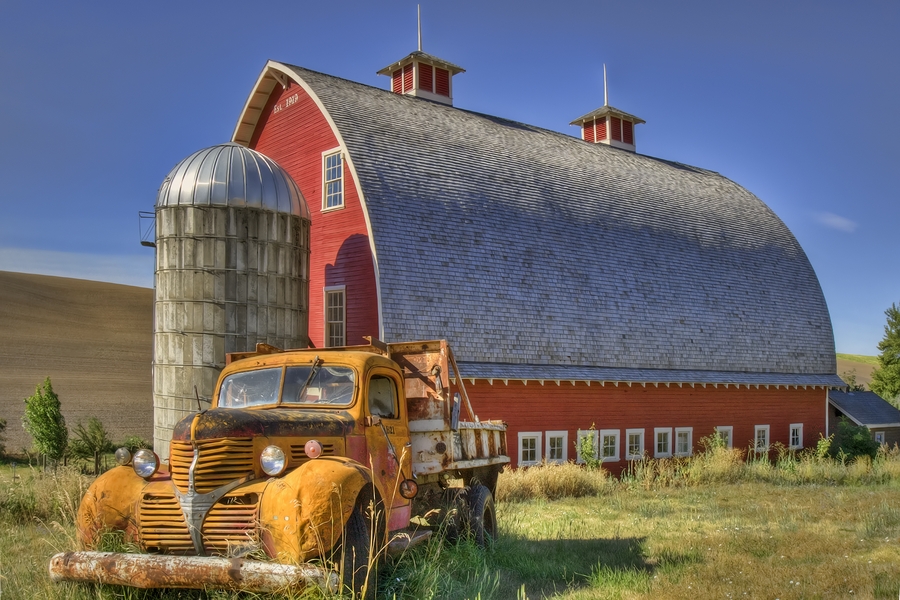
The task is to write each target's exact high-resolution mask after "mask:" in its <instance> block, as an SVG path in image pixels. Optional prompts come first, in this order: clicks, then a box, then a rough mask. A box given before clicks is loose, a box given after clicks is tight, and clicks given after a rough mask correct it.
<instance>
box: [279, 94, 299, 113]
mask: <svg viewBox="0 0 900 600" xmlns="http://www.w3.org/2000/svg"><path fill="white" fill-rule="evenodd" d="M299 101H300V94H294V95H292V96H288V97H287V98H285V100H284V102H279V103H278V104H276V105H275V108H273V109H272V112H273V113H280V112H281V111H283V110H284V109H286V108H288V107H290V106H293V105H294V104H297V102H299Z"/></svg>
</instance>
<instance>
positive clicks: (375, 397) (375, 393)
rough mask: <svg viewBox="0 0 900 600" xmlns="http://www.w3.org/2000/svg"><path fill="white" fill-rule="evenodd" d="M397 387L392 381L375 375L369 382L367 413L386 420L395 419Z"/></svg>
mask: <svg viewBox="0 0 900 600" xmlns="http://www.w3.org/2000/svg"><path fill="white" fill-rule="evenodd" d="M396 407H397V387H396V386H395V385H394V380H393V379H391V378H390V377H385V376H384V375H375V376H373V377H372V379H371V380H369V411H370V412H371V413H372V414H373V415H377V416H379V417H385V418H388V419H396V418H397V408H396Z"/></svg>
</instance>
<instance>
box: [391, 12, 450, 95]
mask: <svg viewBox="0 0 900 600" xmlns="http://www.w3.org/2000/svg"><path fill="white" fill-rule="evenodd" d="M465 72H466V70H465V69H463V68H462V67H458V66H456V65H454V64H453V63H450V62H447V61H446V60H443V59H440V58H438V57H436V56H432V55H430V54H427V53H425V52H422V18H421V12H420V13H419V49H418V50H416V51H415V52H413V53H412V54H410V55H409V56H407V57H406V58H403V59H401V60H399V61H397V62H395V63H392V64H390V65H388V66H386V67H385V68H383V69H381V70H380V71H378V75H387V76H388V77H390V78H391V91H392V92H394V93H395V94H404V95H406V96H416V97H418V98H427V99H428V100H434V101H435V102H441V103H443V104H450V105H452V104H453V83H452V81H451V80H452V79H453V76H454V75H456V74H458V73H465Z"/></svg>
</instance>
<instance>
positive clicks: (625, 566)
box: [0, 455, 900, 600]
mask: <svg viewBox="0 0 900 600" xmlns="http://www.w3.org/2000/svg"><path fill="white" fill-rule="evenodd" d="M727 458H728V459H727V460H726V461H724V462H722V461H720V462H722V465H731V466H728V467H727V468H728V469H731V470H729V471H727V472H726V471H720V472H719V476H722V473H730V475H729V476H728V478H727V479H724V480H722V481H723V482H718V483H717V482H715V481H710V482H706V483H704V482H702V481H701V480H697V481H684V482H683V483H682V484H672V483H671V482H670V483H663V480H661V479H659V478H658V477H647V476H646V474H645V475H641V474H637V475H633V476H632V477H631V478H630V479H629V478H626V479H625V480H624V481H618V480H613V479H611V478H608V477H604V476H602V474H599V473H597V472H593V473H592V472H586V471H584V470H582V469H580V468H578V467H575V466H574V465H570V466H569V467H566V468H564V469H559V470H557V469H556V467H548V468H546V469H547V470H546V471H544V472H541V471H540V470H530V471H531V472H532V473H531V475H529V474H528V473H527V472H522V473H515V474H510V475H504V476H503V477H501V481H503V480H504V478H505V479H507V482H506V483H505V484H504V485H505V489H501V492H500V493H499V494H498V496H499V497H500V498H501V500H500V501H499V502H498V520H499V524H500V536H499V539H498V540H497V541H496V542H495V543H494V544H493V545H492V547H490V548H489V549H488V550H487V551H484V552H483V551H480V550H478V549H476V548H475V547H474V546H473V545H472V544H471V543H461V544H458V545H455V546H450V545H445V544H442V543H440V542H435V543H432V544H430V545H428V546H426V547H423V548H417V549H415V550H414V551H410V552H408V553H407V555H405V556H404V557H402V558H401V559H399V560H397V561H395V562H393V563H391V564H388V565H387V566H385V567H384V568H383V569H382V570H381V573H380V578H379V586H380V589H379V596H378V597H379V598H381V597H386V598H392V597H396V598H402V599H410V600H411V599H419V598H450V599H462V598H473V599H474V598H481V599H483V600H487V599H489V598H495V599H505V598H559V599H569V600H576V599H588V598H591V599H593V598H692V599H693V598H780V599H783V600H784V599H790V598H798V599H799V598H851V597H857V598H896V597H898V594H900V502H898V501H897V497H898V494H900V458H898V457H897V456H896V455H893V456H890V457H887V459H879V460H881V461H882V462H881V463H879V462H878V461H876V463H875V464H872V463H871V462H866V461H862V462H861V463H859V464H856V465H841V464H840V463H839V462H837V461H830V460H828V461H825V462H823V463H822V464H821V465H820V470H819V471H816V472H810V473H809V474H807V475H804V476H801V477H800V478H797V479H791V477H792V476H791V475H790V474H789V473H788V472H787V471H789V470H790V469H791V468H792V467H788V466H786V465H781V466H773V465H762V464H761V463H756V464H752V463H751V464H743V463H741V462H740V461H734V460H732V459H733V458H734V455H728V457H727ZM798 464H799V463H798ZM722 465H719V466H720V467H721V466H722ZM735 465H737V466H736V467H735ZM703 466H704V469H705V470H707V471H715V470H716V468H717V467H716V466H715V465H714V464H712V463H708V464H705V465H703ZM796 468H800V469H801V470H802V465H800V466H798V467H796ZM735 469H737V470H735ZM779 470H783V471H785V473H781V474H779V473H778V471H779ZM841 473H844V475H841ZM19 474H20V475H21V476H22V478H21V479H19V480H17V481H15V482H14V481H12V480H11V479H10V470H9V468H8V467H3V468H0V489H2V490H4V492H2V493H0V502H2V503H3V504H2V505H0V506H3V507H4V508H6V509H8V510H6V511H4V513H3V514H4V516H2V517H0V585H2V589H3V595H2V598H3V600H10V599H17V598H44V599H53V600H56V599H71V600H87V599H100V598H104V599H113V598H125V599H135V600H136V599H149V598H154V599H171V598H190V599H200V598H215V599H223V600H224V599H236V598H256V597H258V596H254V595H252V594H233V593H228V592H210V593H203V592H186V591H183V592H177V591H160V590H156V591H147V592H145V591H139V590H131V589H123V588H98V587H94V586H79V585H71V584H65V585H57V584H53V583H51V582H50V581H49V579H48V577H47V574H46V566H47V563H48V560H49V558H50V556H51V555H52V554H53V553H55V552H58V551H62V550H67V549H72V548H73V540H72V536H73V529H72V525H71V520H72V513H73V511H74V507H75V504H76V503H77V499H75V497H76V496H78V494H79V493H80V490H82V489H83V488H84V486H85V485H86V483H87V481H88V479H87V478H85V477H83V476H81V475H78V474H76V473H74V472H73V471H71V470H61V471H59V472H58V473H57V474H56V475H53V474H52V473H48V474H42V473H40V472H37V471H29V470H26V471H25V472H24V473H23V472H22V470H21V469H20V470H19ZM801 475H802V474H801ZM528 477H531V478H534V477H538V478H540V477H543V478H544V479H543V481H548V479H547V478H548V477H552V478H554V479H556V480H564V481H565V482H566V483H564V484H561V485H558V486H556V487H555V489H558V490H560V491H561V493H563V492H565V490H568V491H567V492H565V493H568V494H576V495H577V494H587V495H585V496H581V497H567V496H563V497H560V498H558V499H554V500H548V499H546V498H531V499H525V500H513V499H512V498H514V497H520V496H521V495H522V494H521V492H516V490H517V489H520V488H521V487H522V486H523V485H525V486H526V487H527V485H528V483H527V481H526V478H528ZM717 477H718V476H717ZM588 481H592V482H593V483H592V484H591V486H593V487H591V486H587V487H586V486H585V485H584V483H585V482H588ZM728 481H733V482H728ZM791 481H796V482H799V483H790V482H791ZM803 481H807V482H808V481H831V482H833V483H830V484H828V483H826V484H822V483H816V484H810V483H802V482H803ZM841 481H843V482H844V484H840V483H835V482H841ZM578 482H581V483H578ZM778 482H782V483H778ZM543 487H544V488H545V489H554V486H553V485H545V486H543ZM526 495H527V494H526ZM11 498H12V501H13V502H14V503H15V502H17V503H18V504H10V502H11ZM502 498H507V499H506V500H503V499H502ZM11 506H12V509H11V510H9V509H10V507H11ZM9 514H21V515H28V518H21V519H16V520H12V519H9V518H7V515H9ZM299 596H300V595H297V594H294V595H288V596H285V597H286V598H297V597H299ZM302 596H303V597H304V598H322V597H323V596H322V594H321V593H320V592H318V591H314V592H313V593H311V594H306V595H302Z"/></svg>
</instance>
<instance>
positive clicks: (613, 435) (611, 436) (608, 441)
mask: <svg viewBox="0 0 900 600" xmlns="http://www.w3.org/2000/svg"><path fill="white" fill-rule="evenodd" d="M600 460H602V461H603V462H618V461H619V430H618V429H601V430H600Z"/></svg>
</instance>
